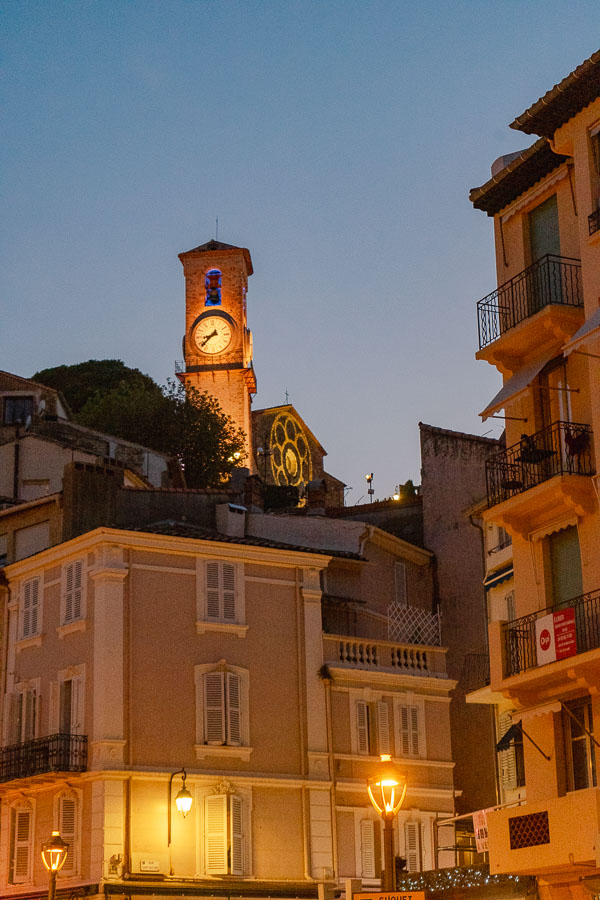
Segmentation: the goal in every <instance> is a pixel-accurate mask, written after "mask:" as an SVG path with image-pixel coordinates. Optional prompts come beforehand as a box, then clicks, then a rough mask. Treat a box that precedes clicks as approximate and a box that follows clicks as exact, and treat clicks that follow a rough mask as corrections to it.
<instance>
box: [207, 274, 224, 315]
mask: <svg viewBox="0 0 600 900" xmlns="http://www.w3.org/2000/svg"><path fill="white" fill-rule="evenodd" d="M204 287H205V288H206V300H205V301H204V305H205V306H220V305H221V272H220V270H219V269H209V270H208V272H207V273H206V275H205V276H204Z"/></svg>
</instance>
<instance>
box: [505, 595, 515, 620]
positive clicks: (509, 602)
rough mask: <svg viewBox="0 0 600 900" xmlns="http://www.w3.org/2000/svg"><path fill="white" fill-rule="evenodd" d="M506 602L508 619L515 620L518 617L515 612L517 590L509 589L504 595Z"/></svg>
mask: <svg viewBox="0 0 600 900" xmlns="http://www.w3.org/2000/svg"><path fill="white" fill-rule="evenodd" d="M504 602H505V603H506V621H507V622H514V620H515V619H516V618H517V614H516V612H515V592H514V591H509V592H508V593H507V594H506V595H505V597H504Z"/></svg>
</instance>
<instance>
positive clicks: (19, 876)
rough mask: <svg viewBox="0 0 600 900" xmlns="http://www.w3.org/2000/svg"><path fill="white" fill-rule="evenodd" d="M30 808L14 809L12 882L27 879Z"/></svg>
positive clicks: (29, 847) (23, 881)
mask: <svg viewBox="0 0 600 900" xmlns="http://www.w3.org/2000/svg"><path fill="white" fill-rule="evenodd" d="M31 820H32V815H31V810H30V809H16V810H15V811H14V830H13V852H12V880H13V882H14V884H24V883H25V882H26V881H29V865H30V857H31Z"/></svg>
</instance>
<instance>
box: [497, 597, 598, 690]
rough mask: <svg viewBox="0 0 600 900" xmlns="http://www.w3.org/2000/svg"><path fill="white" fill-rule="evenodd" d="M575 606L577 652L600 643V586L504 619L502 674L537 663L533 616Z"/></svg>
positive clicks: (522, 669)
mask: <svg viewBox="0 0 600 900" xmlns="http://www.w3.org/2000/svg"><path fill="white" fill-rule="evenodd" d="M569 608H572V609H574V611H575V613H574V615H575V640H576V653H577V654H579V653H586V652H587V651H588V650H594V649H595V648H596V647H600V589H597V590H595V591H590V592H589V593H588V594H582V595H581V596H580V597H574V598H573V599H572V600H566V601H563V602H562V603H557V604H556V605H555V606H551V607H548V608H547V609H540V610H538V611H537V612H534V613H530V614H529V615H528V616H522V617H521V618H520V619H515V620H514V622H507V623H506V625H504V628H503V632H504V651H505V666H504V676H505V677H506V678H509V677H510V676H511V675H518V674H519V673H520V672H526V671H527V670H528V669H534V668H535V667H536V666H537V665H538V660H537V650H536V625H535V623H536V620H537V619H539V618H540V617H541V616H546V615H548V614H549V613H551V612H556V611H558V610H564V609H569Z"/></svg>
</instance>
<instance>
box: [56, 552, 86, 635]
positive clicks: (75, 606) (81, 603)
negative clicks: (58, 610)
mask: <svg viewBox="0 0 600 900" xmlns="http://www.w3.org/2000/svg"><path fill="white" fill-rule="evenodd" d="M82 619H85V579H84V561H83V560H82V559H78V560H76V561H75V562H72V563H67V564H66V565H65V566H63V574H62V617H61V624H62V625H70V624H71V623H72V622H78V621H81V620H82Z"/></svg>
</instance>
